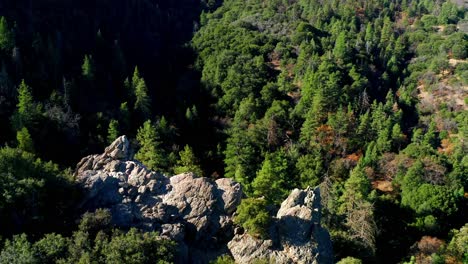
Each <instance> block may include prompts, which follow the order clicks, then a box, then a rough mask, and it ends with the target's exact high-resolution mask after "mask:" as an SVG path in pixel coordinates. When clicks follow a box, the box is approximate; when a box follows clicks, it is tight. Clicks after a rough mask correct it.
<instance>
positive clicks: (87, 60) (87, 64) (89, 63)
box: [81, 55, 95, 81]
mask: <svg viewBox="0 0 468 264" xmlns="http://www.w3.org/2000/svg"><path fill="white" fill-rule="evenodd" d="M81 73H82V75H83V77H84V79H85V80H88V81H90V80H93V79H94V74H95V66H94V61H93V58H92V56H90V55H85V56H84V59H83V64H82V65H81Z"/></svg>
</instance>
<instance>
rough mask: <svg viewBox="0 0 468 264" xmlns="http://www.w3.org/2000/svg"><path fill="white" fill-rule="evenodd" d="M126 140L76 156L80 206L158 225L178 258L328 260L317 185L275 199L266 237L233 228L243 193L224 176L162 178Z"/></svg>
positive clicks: (132, 223)
mask: <svg viewBox="0 0 468 264" xmlns="http://www.w3.org/2000/svg"><path fill="white" fill-rule="evenodd" d="M132 156H133V154H132V150H131V147H130V142H129V140H128V139H127V138H126V137H125V136H122V137H119V138H118V139H117V140H115V142H113V143H112V144H111V145H110V146H109V147H107V148H106V149H105V151H104V153H103V154H101V155H91V156H88V157H85V158H83V159H82V160H81V161H80V162H79V163H78V165H77V169H76V171H75V177H76V179H77V181H78V182H79V183H80V184H81V185H82V187H83V189H84V192H85V195H84V198H83V200H82V203H81V209H82V210H86V211H93V210H95V209H97V208H108V209H109V210H110V212H111V214H112V222H113V224H115V225H116V226H119V227H124V228H128V227H137V228H141V229H144V230H148V231H154V230H156V231H159V232H160V234H161V236H163V237H167V238H169V239H172V240H175V241H177V242H178V245H179V252H178V254H177V255H178V259H177V262H179V263H207V262H208V261H209V260H210V259H212V258H215V257H216V256H219V255H220V254H226V253H227V254H231V255H232V256H233V257H234V258H235V260H236V262H238V263H249V262H251V261H252V260H254V259H256V258H264V259H272V260H273V259H274V261H275V262H276V263H314V262H317V261H318V263H331V256H332V254H331V242H330V239H329V236H328V232H327V231H326V230H324V229H323V228H322V227H321V226H320V210H319V208H320V194H319V190H318V189H310V188H309V189H306V190H298V189H296V190H294V191H292V193H291V194H290V196H289V197H288V198H287V199H286V200H285V201H284V202H283V203H282V205H281V208H280V210H279V211H278V213H277V215H276V219H275V221H274V224H273V225H272V227H271V232H270V233H271V237H272V239H271V240H260V239H258V238H255V237H252V236H250V235H248V234H242V233H241V232H236V233H237V234H236V235H234V224H233V215H234V214H235V211H236V208H237V206H238V205H239V203H240V202H241V199H242V197H243V193H242V187H241V185H240V184H239V183H237V182H234V181H233V180H231V179H226V178H223V179H218V180H216V181H213V180H210V179H208V178H200V177H196V176H195V175H193V174H192V173H185V174H180V175H175V176H172V177H166V176H164V175H162V174H159V173H157V172H153V171H150V170H148V169H147V168H146V167H145V166H144V165H143V164H141V163H140V162H138V161H135V160H132Z"/></svg>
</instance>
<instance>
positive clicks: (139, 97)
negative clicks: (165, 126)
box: [135, 79, 151, 117]
mask: <svg viewBox="0 0 468 264" xmlns="http://www.w3.org/2000/svg"><path fill="white" fill-rule="evenodd" d="M135 97H136V101H135V110H139V111H140V112H141V113H142V114H143V115H144V116H145V117H148V116H150V115H151V99H150V98H149V96H148V88H147V87H146V82H145V80H143V79H141V80H140V81H139V82H138V85H137V86H136V87H135Z"/></svg>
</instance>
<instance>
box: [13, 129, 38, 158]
mask: <svg viewBox="0 0 468 264" xmlns="http://www.w3.org/2000/svg"><path fill="white" fill-rule="evenodd" d="M16 140H17V141H18V148H19V149H21V150H23V151H26V152H30V153H34V143H33V141H32V139H31V134H29V131H28V129H27V128H25V127H23V128H22V129H21V130H19V131H18V132H16Z"/></svg>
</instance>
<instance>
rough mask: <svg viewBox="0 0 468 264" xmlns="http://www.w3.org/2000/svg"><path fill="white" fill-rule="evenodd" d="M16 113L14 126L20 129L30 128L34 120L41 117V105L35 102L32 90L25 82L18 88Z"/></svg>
mask: <svg viewBox="0 0 468 264" xmlns="http://www.w3.org/2000/svg"><path fill="white" fill-rule="evenodd" d="M16 109H17V111H16V113H15V115H14V116H13V118H12V119H13V120H12V121H13V125H14V126H15V127H16V128H17V129H20V128H22V127H24V126H26V127H30V126H31V125H32V122H33V121H34V119H36V118H37V117H38V116H39V115H40V111H41V108H40V105H38V104H36V103H35V102H34V98H33V95H32V92H31V88H30V87H29V86H28V85H27V84H26V82H25V81H24V80H22V81H21V84H20V85H19V87H18V104H17V105H16Z"/></svg>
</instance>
